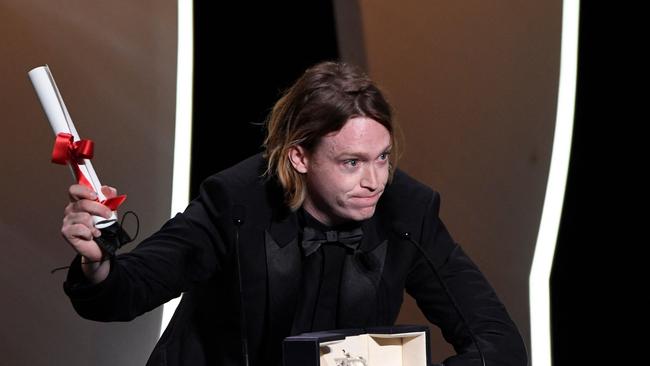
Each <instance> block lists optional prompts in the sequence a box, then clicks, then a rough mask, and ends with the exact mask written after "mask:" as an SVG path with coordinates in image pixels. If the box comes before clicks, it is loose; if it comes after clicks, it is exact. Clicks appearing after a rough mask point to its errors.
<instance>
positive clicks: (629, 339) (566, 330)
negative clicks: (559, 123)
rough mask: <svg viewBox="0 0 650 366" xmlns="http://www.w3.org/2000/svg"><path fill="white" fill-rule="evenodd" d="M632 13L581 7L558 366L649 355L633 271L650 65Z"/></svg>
mask: <svg viewBox="0 0 650 366" xmlns="http://www.w3.org/2000/svg"><path fill="white" fill-rule="evenodd" d="M634 13H635V10H633V9H631V8H627V9H622V8H617V7H612V6H605V5H602V4H596V3H595V2H590V1H582V2H581V4H580V35H579V51H578V57H579V61H578V81H577V93H576V109H575V120H574V132H573V142H572V149H571V161H570V166H569V175H568V181H567V188H566V196H565V201H564V208H563V214H562V220H561V225H560V231H559V236H558V241H557V249H556V253H555V260H554V264H553V270H552V275H551V320H552V347H553V364H554V365H569V364H581V365H587V364H606V363H611V364H627V361H634V362H635V363H636V362H639V361H640V360H641V359H643V356H642V354H643V353H644V350H643V349H639V348H637V347H636V346H634V344H635V343H636V342H635V339H636V338H637V335H636V334H637V333H636V332H637V331H635V330H634V329H635V328H636V327H637V326H638V318H637V316H638V314H637V313H635V309H636V307H635V306H634V303H635V302H637V300H635V299H634V296H631V295H630V294H632V293H635V292H636V291H637V288H636V286H637V285H639V286H643V285H641V284H640V283H638V282H637V281H638V280H637V279H638V278H639V277H638V276H635V275H632V274H631V273H629V272H628V271H629V269H632V268H634V267H636V264H633V263H635V262H636V260H635V259H634V258H635V257H636V258H637V259H639V251H638V248H639V247H638V244H639V243H640V242H643V241H644V240H643V239H641V238H642V236H638V229H639V226H638V224H637V223H636V222H637V219H635V217H637V215H643V213H641V212H642V211H639V210H640V209H641V207H642V206H641V205H640V204H639V203H640V202H639V199H640V192H641V191H640V190H637V187H636V178H633V176H634V175H636V174H638V173H639V172H640V170H639V169H641V170H643V168H642V167H643V166H646V165H647V163H645V164H644V163H643V162H642V154H641V153H640V152H639V151H634V150H636V149H637V148H638V146H639V145H636V144H635V140H636V138H637V137H638V135H637V136H635V135H636V134H637V132H636V131H638V129H637V128H636V127H634V126H635V125H636V126H638V124H637V122H636V121H638V120H639V119H640V118H641V119H643V117H642V116H643V114H642V113H641V112H640V108H642V107H643V103H644V102H641V103H639V102H638V97H635V95H637V96H638V95H639V94H637V91H639V89H638V88H639V84H638V83H639V81H640V79H639V78H640V77H641V72H640V71H641V70H642V69H645V68H647V66H642V67H639V65H638V64H637V63H636V61H634V59H635V58H636V55H638V53H639V52H641V50H640V48H639V47H640V45H641V44H643V43H644V41H642V40H641V39H640V38H643V37H641V34H642V33H641V32H640V31H639V30H638V29H635V28H637V27H639V26H640V25H641V24H642V23H640V22H638V21H637V19H635V16H634ZM645 241H647V240H645ZM633 286H634V287H633ZM635 314H636V315H635ZM642 337H645V336H642Z"/></svg>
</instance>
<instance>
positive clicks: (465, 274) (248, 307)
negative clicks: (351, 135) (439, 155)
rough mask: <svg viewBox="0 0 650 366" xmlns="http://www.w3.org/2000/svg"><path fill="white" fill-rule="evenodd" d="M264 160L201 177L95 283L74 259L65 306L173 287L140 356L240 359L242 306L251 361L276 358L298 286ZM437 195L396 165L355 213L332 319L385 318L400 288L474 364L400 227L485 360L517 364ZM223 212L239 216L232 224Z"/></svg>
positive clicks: (468, 344)
mask: <svg viewBox="0 0 650 366" xmlns="http://www.w3.org/2000/svg"><path fill="white" fill-rule="evenodd" d="M264 169H265V161H264V159H263V158H262V157H261V155H256V156H253V157H251V158H249V159H247V160H245V161H243V162H241V163H240V164H238V165H236V166H234V167H232V168H230V169H227V170H225V171H223V172H220V173H218V174H215V175H213V176H211V177H210V178H208V179H207V180H206V181H205V182H204V183H203V184H202V186H201V191H200V194H199V197H198V198H196V199H194V200H193V201H192V202H191V203H190V205H189V206H188V207H187V209H186V210H185V212H183V213H182V214H178V215H176V216H175V217H174V218H172V219H171V220H169V221H168V222H167V223H166V224H165V225H164V226H163V227H162V228H161V229H160V230H159V231H158V232H157V233H155V234H154V235H152V236H151V237H149V238H148V239H146V240H144V241H143V242H142V243H140V245H138V247H137V248H135V249H134V250H133V251H131V252H130V253H128V254H122V255H119V256H117V257H115V258H114V259H112V263H111V271H110V274H109V276H108V277H107V279H106V280H105V281H103V282H102V283H100V284H98V285H89V284H87V283H84V281H83V275H82V274H81V273H80V269H79V265H78V263H73V266H72V269H71V270H70V271H69V274H68V279H67V280H66V283H65V284H64V289H65V291H66V293H67V294H68V296H69V297H70V299H71V301H72V304H73V306H74V308H75V309H76V311H77V312H78V313H79V314H80V315H81V316H83V317H86V318H88V319H94V320H99V321H116V320H130V319H133V318H134V317H136V316H138V315H140V314H142V313H144V312H147V311H150V310H152V309H154V308H156V307H158V306H159V305H161V304H163V303H164V302H166V301H168V300H170V299H172V298H174V297H177V296H178V295H179V294H181V293H183V294H184V295H183V298H182V300H181V302H180V304H179V307H178V308H177V310H176V312H175V314H174V316H173V318H172V320H171V322H170V324H169V326H168V327H167V329H166V331H165V332H164V334H163V336H162V337H161V339H160V340H159V342H158V344H157V345H156V347H155V349H154V351H153V352H152V354H151V357H150V359H149V362H148V365H240V364H242V357H241V354H242V352H241V349H242V348H241V338H242V332H241V331H240V330H241V319H242V313H241V311H242V309H243V312H244V313H243V317H244V318H245V324H246V327H245V329H246V331H245V335H246V338H247V342H248V353H249V357H250V362H251V365H262V364H264V365H279V364H280V363H281V342H282V339H283V338H284V337H287V336H289V335H290V331H291V325H292V321H293V314H294V312H295V309H296V302H297V297H298V296H299V289H300V276H301V253H300V249H299V245H298V234H299V230H300V229H299V225H298V221H297V217H296V214H295V213H293V212H291V211H289V210H288V209H287V207H286V205H285V204H284V202H283V192H282V189H281V187H279V186H278V184H277V183H276V181H275V180H273V179H266V178H264V177H263V174H262V173H263V172H264ZM439 204H440V199H439V196H438V194H437V193H436V192H434V191H432V190H431V189H430V188H428V187H426V186H424V185H422V184H420V183H418V182H416V181H415V180H413V179H412V178H410V177H408V176H407V175H406V174H404V173H403V172H401V171H399V170H398V171H397V172H396V173H395V176H394V179H393V181H392V182H391V183H390V184H389V185H388V186H387V188H386V190H385V192H384V194H383V196H382V197H381V199H380V201H379V203H378V206H377V210H376V212H375V215H374V216H373V217H372V218H371V219H369V220H367V221H365V222H364V223H363V232H364V236H363V240H362V242H361V244H360V247H359V250H358V252H357V253H356V254H355V255H354V256H353V257H350V258H348V259H347V261H348V262H346V263H345V264H344V273H343V275H342V279H341V292H340V300H339V301H340V304H341V306H340V313H339V314H338V316H339V322H340V324H341V325H342V326H343V327H345V328H358V327H368V326H378V325H389V324H393V323H394V321H395V319H396V318H397V315H398V313H399V309H400V305H401V303H402V298H403V292H404V289H406V291H407V292H408V293H409V294H411V295H412V296H413V297H414V298H415V299H416V300H417V303H418V306H419V307H420V308H421V309H422V311H423V313H424V314H425V315H426V317H427V319H429V321H431V322H432V323H434V324H436V325H437V326H439V327H440V328H441V330H442V333H443V336H444V337H445V339H446V340H447V341H448V342H450V343H451V344H452V345H453V346H454V348H455V350H456V351H457V353H458V355H456V356H453V357H451V358H449V359H448V360H446V361H445V364H447V365H465V364H467V365H469V364H475V362H476V359H477V357H478V356H477V352H476V350H475V347H474V345H473V343H472V341H471V338H470V337H469V335H468V333H467V331H466V329H465V327H464V326H463V325H462V323H461V322H460V319H459V316H458V315H457V313H456V310H455V309H454V308H453V307H452V306H451V304H450V303H449V301H448V299H447V297H446V295H445V293H444V292H443V291H442V289H441V286H440V284H439V283H438V282H437V280H436V279H435V277H434V275H433V274H432V273H431V270H430V269H429V268H428V266H427V264H426V262H425V261H424V259H423V258H422V256H421V254H420V253H419V252H418V250H417V249H416V248H415V247H414V246H413V245H412V244H411V243H410V242H408V241H405V240H403V239H402V237H401V232H403V231H409V232H410V233H411V236H412V237H413V238H414V239H415V240H416V241H418V242H419V243H421V245H422V246H424V247H425V250H426V251H427V252H428V254H429V256H430V257H431V258H432V259H433V261H434V262H435V265H436V267H437V268H438V270H439V271H440V273H441V275H442V277H443V278H444V279H445V281H446V283H447V285H448V286H449V288H450V289H451V292H452V293H453V295H454V296H455V298H456V300H457V302H458V303H459V304H460V307H461V308H462V310H463V312H464V314H465V316H466V317H467V320H468V322H469V324H470V327H472V329H473V330H474V332H475V334H476V336H477V338H478V339H479V342H481V344H482V350H483V352H484V353H485V355H486V357H487V364H488V365H497V364H498V365H525V364H526V363H527V356H526V352H525V349H524V346H523V343H522V340H521V337H520V335H519V333H518V331H517V329H516V327H515V325H514V324H513V322H512V320H511V319H510V317H509V316H508V314H507V312H506V310H505V308H504V306H503V305H502V303H501V302H500V301H499V299H498V298H497V296H496V295H495V293H494V291H493V289H492V288H491V286H490V285H489V284H488V282H487V281H486V279H485V278H484V277H483V275H482V274H481V273H480V271H479V270H478V269H477V267H476V266H475V265H474V264H473V263H472V261H471V260H470V259H469V258H468V257H467V256H466V255H465V254H464V253H463V251H462V249H461V248H460V247H459V246H458V245H457V244H456V243H455V242H454V241H453V240H452V238H451V237H450V235H449V234H448V232H447V230H446V229H445V227H444V225H443V223H442V222H441V221H440V219H439V218H438V209H439ZM234 212H235V213H234ZM233 215H236V216H238V217H240V216H245V217H240V218H243V219H244V222H243V224H242V225H241V227H240V228H239V230H238V229H237V227H236V226H235V225H234V223H233V218H234V217H233ZM237 231H239V232H238V234H239V259H240V263H241V283H242V288H243V293H242V296H241V297H240V295H239V286H238V283H239V282H238V281H239V280H238V271H237V261H236V257H237V256H236V253H237V250H236V246H235V238H236V236H237ZM76 261H77V262H78V258H77V259H76ZM240 299H243V307H242V306H241V303H242V301H241V300H240ZM472 360H473V361H472Z"/></svg>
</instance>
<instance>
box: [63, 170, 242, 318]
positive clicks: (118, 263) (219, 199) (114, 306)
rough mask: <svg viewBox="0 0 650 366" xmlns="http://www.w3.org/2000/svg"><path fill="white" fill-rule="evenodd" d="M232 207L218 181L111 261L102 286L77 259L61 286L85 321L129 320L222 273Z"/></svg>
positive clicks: (211, 181) (208, 185)
mask: <svg viewBox="0 0 650 366" xmlns="http://www.w3.org/2000/svg"><path fill="white" fill-rule="evenodd" d="M229 215H230V203H229V199H228V194H227V192H225V188H224V187H223V185H222V184H220V181H219V180H218V178H211V179H210V180H208V181H206V182H204V183H203V184H202V186H201V191H200V194H199V197H198V198H196V199H195V200H193V201H192V202H191V203H190V204H189V206H188V207H187V208H186V210H185V211H184V212H183V213H179V214H177V215H176V216H175V217H174V218H172V219H170V220H169V221H167V223H165V225H164V226H163V227H162V228H161V229H160V230H159V231H158V232H156V233H154V234H153V235H152V236H150V237H149V238H147V239H145V240H144V241H142V242H141V243H140V244H139V245H138V246H137V247H136V248H135V249H133V250H132V251H131V252H129V253H125V254H120V255H117V256H115V257H113V258H112V259H111V267H110V273H109V275H108V277H107V278H106V279H105V280H104V281H102V282H101V283H99V284H96V285H93V284H90V283H89V282H88V281H86V280H85V277H84V275H83V273H82V272H81V268H80V263H79V262H80V260H79V257H78V256H77V257H76V258H75V260H74V261H73V263H72V266H71V269H70V270H69V271H68V277H67V279H66V281H65V283H64V284H63V288H64V291H65V293H66V294H67V295H68V296H69V298H70V300H71V302H72V305H73V307H74V308H75V310H76V311H77V312H78V313H79V315H81V316H82V317H85V318H87V319H92V320H99V321H128V320H131V319H133V318H135V317H136V316H138V315H141V314H143V313H145V312H147V311H150V310H153V309H154V308H156V307H158V306H159V305H162V304H164V303H165V302H167V301H168V300H170V299H173V298H175V297H178V296H179V295H180V294H181V293H182V292H185V291H188V290H189V289H191V288H192V286H193V285H195V284H197V283H200V282H203V281H206V280H208V279H210V278H211V277H212V276H214V275H216V274H218V272H219V271H220V270H221V269H222V266H223V265H224V262H225V261H226V260H227V257H228V256H229V255H230V247H229V245H227V243H230V242H232V241H231V240H230V239H231V236H232V233H230V232H229V231H230V230H229V226H228V224H227V223H230V222H231V220H229V219H228V218H229Z"/></svg>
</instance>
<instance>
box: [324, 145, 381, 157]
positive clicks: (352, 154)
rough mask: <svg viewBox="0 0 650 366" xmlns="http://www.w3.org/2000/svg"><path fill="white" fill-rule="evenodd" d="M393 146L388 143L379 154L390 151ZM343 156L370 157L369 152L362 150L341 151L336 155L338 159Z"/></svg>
mask: <svg viewBox="0 0 650 366" xmlns="http://www.w3.org/2000/svg"><path fill="white" fill-rule="evenodd" d="M392 148H393V146H392V145H388V146H386V147H385V148H384V149H383V150H381V152H380V153H379V154H378V155H377V156H379V155H382V154H386V153H389V152H390V150H391V149H392ZM343 156H352V157H365V158H367V157H369V155H368V154H366V153H362V152H355V151H343V152H341V153H340V154H337V155H336V156H335V158H336V159H340V158H341V157H343Z"/></svg>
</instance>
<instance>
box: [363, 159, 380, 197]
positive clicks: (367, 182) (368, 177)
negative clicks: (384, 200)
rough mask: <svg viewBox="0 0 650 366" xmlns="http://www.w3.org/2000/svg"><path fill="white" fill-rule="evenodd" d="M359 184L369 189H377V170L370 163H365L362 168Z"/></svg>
mask: <svg viewBox="0 0 650 366" xmlns="http://www.w3.org/2000/svg"><path fill="white" fill-rule="evenodd" d="M361 186H362V187H364V188H367V189H369V190H371V191H374V190H375V189H377V171H376V168H375V167H374V166H373V165H372V164H369V165H367V166H366V169H364V172H363V177H362V178H361Z"/></svg>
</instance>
